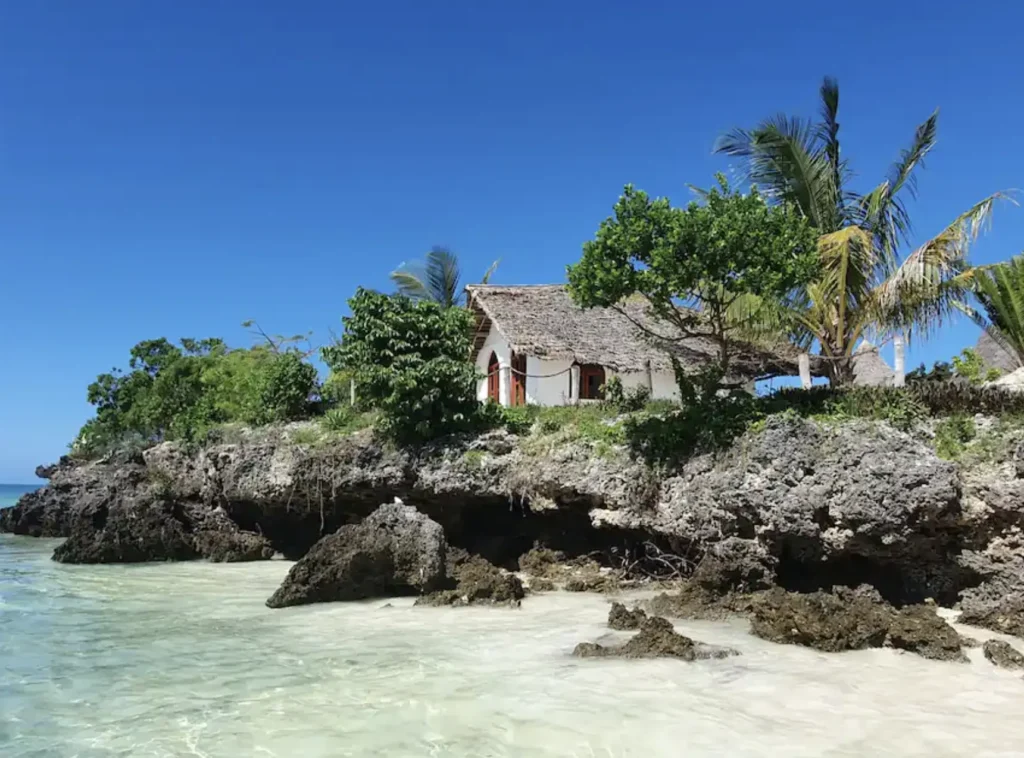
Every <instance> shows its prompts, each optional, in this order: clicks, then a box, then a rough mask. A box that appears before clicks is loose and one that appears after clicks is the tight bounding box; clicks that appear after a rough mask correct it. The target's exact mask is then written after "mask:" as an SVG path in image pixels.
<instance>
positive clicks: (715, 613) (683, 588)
mask: <svg viewBox="0 0 1024 758" xmlns="http://www.w3.org/2000/svg"><path fill="white" fill-rule="evenodd" d="M756 597H757V595H756V594H748V593H737V592H727V593H725V594H719V593H715V592H709V591H708V590H706V589H704V588H703V587H701V586H700V585H698V584H696V583H695V582H691V581H687V582H683V583H682V584H681V585H680V586H679V590H678V591H677V592H676V593H675V594H669V593H665V592H663V593H662V594H660V595H656V596H655V597H653V598H651V599H650V600H647V601H645V602H643V603H642V606H643V607H644V608H646V610H647V612H648V613H651V614H653V615H655V616H671V617H673V618H684V619H700V620H702V621H722V620H724V619H727V618H732V617H735V616H747V615H749V614H750V613H751V611H752V609H753V603H754V600H755V598H756Z"/></svg>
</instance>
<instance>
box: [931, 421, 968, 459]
mask: <svg viewBox="0 0 1024 758" xmlns="http://www.w3.org/2000/svg"><path fill="white" fill-rule="evenodd" d="M977 434H978V430H977V428H976V427H975V425H974V419H973V418H971V417H970V416H963V415H959V414H958V415H956V416H950V417H949V418H945V419H942V420H941V421H939V422H938V423H937V424H936V425H935V452H936V453H938V455H939V457H940V458H946V459H947V460H956V459H958V458H959V457H960V456H961V455H963V452H964V450H965V447H966V445H967V443H968V442H970V441H971V440H973V439H974V438H975V437H976V436H977Z"/></svg>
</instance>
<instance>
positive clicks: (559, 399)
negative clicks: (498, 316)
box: [476, 325, 679, 405]
mask: <svg viewBox="0 0 1024 758" xmlns="http://www.w3.org/2000/svg"><path fill="white" fill-rule="evenodd" d="M492 352H494V353H495V354H496V355H497V356H498V365H499V366H500V369H501V371H500V373H499V374H498V378H499V392H500V396H501V404H502V405H508V399H509V381H510V373H509V367H510V366H511V362H512V350H511V348H510V347H509V344H508V342H506V341H505V338H504V337H502V336H501V334H500V333H499V332H498V330H497V329H495V328H494V326H493V325H492V326H491V331H490V333H489V334H488V335H487V339H486V340H484V344H483V347H481V348H480V353H479V354H478V355H477V357H476V369H477V371H478V372H480V375H481V376H482V377H483V378H481V379H480V381H479V382H478V383H477V392H476V395H477V399H478V400H480V401H481V402H484V401H486V400H487V378H486V374H487V362H488V361H489V360H490V358H491V353H492ZM571 367H572V361H570V360H568V359H548V358H538V357H537V356H535V355H528V356H527V357H526V373H527V377H526V402H527V403H528V404H530V405H569V404H570V403H571V402H572V398H571V396H570V390H569V383H570V381H571V379H570V377H571V376H572V373H571V371H570V369H571ZM613 376H618V377H619V378H620V379H621V380H622V386H623V388H625V389H633V388H635V387H638V386H640V385H642V384H643V385H645V384H647V373H646V372H644V371H635V372H634V371H630V372H626V373H616V372H614V371H611V370H606V371H605V378H607V379H610V378H611V377H613ZM651 383H652V385H653V391H652V393H651V398H652V399H654V400H678V399H679V388H678V387H676V378H675V375H674V374H673V373H672V372H671V371H661V372H659V371H655V372H653V373H652V375H651Z"/></svg>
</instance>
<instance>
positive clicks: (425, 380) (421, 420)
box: [322, 288, 480, 443]
mask: <svg viewBox="0 0 1024 758" xmlns="http://www.w3.org/2000/svg"><path fill="white" fill-rule="evenodd" d="M349 308H350V309H351V311H352V315H351V316H346V317H345V318H344V319H342V322H343V324H344V334H343V336H342V339H341V342H340V343H339V344H337V345H333V346H331V347H329V348H325V349H324V350H323V351H322V355H323V358H324V361H325V362H326V363H327V364H328V365H329V366H330V367H331V370H332V371H338V370H344V371H349V372H351V375H352V377H353V378H354V379H355V381H356V386H357V388H358V392H359V395H360V397H361V399H362V401H363V402H365V403H366V404H367V405H368V406H369V407H370V408H374V409H376V410H378V411H379V415H378V416H377V426H378V428H379V430H380V431H381V432H382V433H383V434H384V435H385V436H387V437H389V438H391V439H393V440H395V441H397V442H401V443H415V442H422V441H425V440H429V439H432V438H435V437H439V436H442V435H445V434H449V433H452V432H458V431H464V430H468V429H472V428H474V427H475V426H477V425H478V424H479V423H480V404H479V403H478V402H477V400H476V382H477V376H476V370H475V368H474V366H473V364H472V363H470V362H469V360H468V356H469V353H470V348H471V347H472V336H471V327H472V317H471V315H470V313H469V311H467V310H465V309H464V308H442V307H441V306H440V305H438V304H437V303H434V302H430V301H425V300H424V301H418V302H414V301H413V300H410V299H409V298H407V297H404V296H401V295H385V294H382V293H379V292H371V291H369V290H365V289H362V288H360V289H359V290H357V291H356V294H355V296H354V297H353V298H352V299H351V300H349Z"/></svg>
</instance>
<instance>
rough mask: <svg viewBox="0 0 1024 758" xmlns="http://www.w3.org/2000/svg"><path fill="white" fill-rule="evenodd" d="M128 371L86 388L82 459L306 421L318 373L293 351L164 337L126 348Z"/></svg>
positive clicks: (79, 444)
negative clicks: (231, 427) (227, 429)
mask: <svg viewBox="0 0 1024 758" xmlns="http://www.w3.org/2000/svg"><path fill="white" fill-rule="evenodd" d="M128 368H129V370H128V371H127V372H125V371H122V370H120V369H114V370H113V371H111V372H110V373H107V374H101V375H100V376H98V377H97V378H96V381H95V382H93V383H92V384H90V385H89V388H88V400H89V402H90V403H91V404H92V405H94V406H95V407H96V416H95V417H94V418H92V419H90V420H89V421H88V422H86V424H85V426H83V427H82V429H81V431H80V432H79V433H78V436H77V437H76V439H75V441H74V442H73V443H72V445H71V449H72V452H73V453H74V454H76V455H79V456H82V457H86V458H89V457H95V456H98V455H102V454H104V453H107V452H110V451H112V450H115V449H125V448H136V449H137V448H142V447H146V446H147V445H150V444H152V443H154V442H158V441H160V440H164V439H181V440H188V441H198V440H201V439H203V438H205V436H206V435H207V434H208V433H209V431H210V430H211V429H212V428H214V427H215V426H217V425H220V424H225V423H231V422H242V423H245V424H250V425H259V424H267V423H271V422H275V421H292V420H296V419H302V418H306V417H308V416H309V415H310V414H311V413H312V412H313V411H314V409H315V406H316V402H317V389H318V387H317V376H316V369H315V368H314V367H313V366H312V365H310V364H309V363H307V362H306V361H305V360H304V358H303V355H302V354H301V353H299V352H298V351H297V350H295V349H292V348H287V347H282V346H281V345H280V344H278V343H272V344H271V343H268V344H265V345H259V346H256V347H253V348H250V349H243V350H232V349H229V348H228V347H227V346H226V345H225V344H224V342H223V341H222V340H219V339H205V340H194V339H182V340H181V342H180V346H179V345H174V344H172V343H171V342H169V341H168V340H166V339H162V338H161V339H156V340H147V341H144V342H140V343H139V344H137V345H136V346H135V347H133V348H132V349H131V352H130V359H129V362H128Z"/></svg>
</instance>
